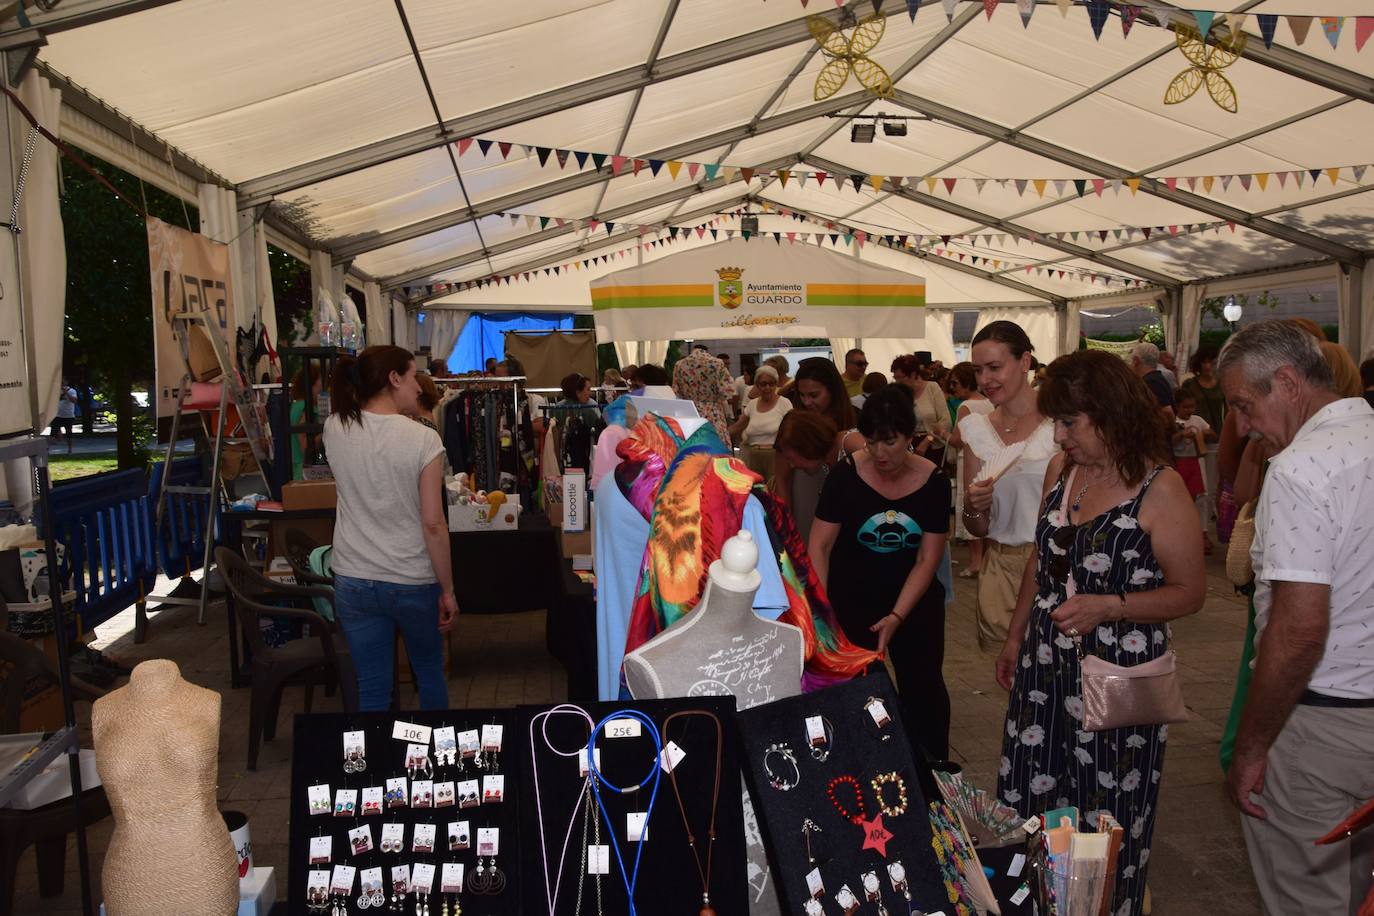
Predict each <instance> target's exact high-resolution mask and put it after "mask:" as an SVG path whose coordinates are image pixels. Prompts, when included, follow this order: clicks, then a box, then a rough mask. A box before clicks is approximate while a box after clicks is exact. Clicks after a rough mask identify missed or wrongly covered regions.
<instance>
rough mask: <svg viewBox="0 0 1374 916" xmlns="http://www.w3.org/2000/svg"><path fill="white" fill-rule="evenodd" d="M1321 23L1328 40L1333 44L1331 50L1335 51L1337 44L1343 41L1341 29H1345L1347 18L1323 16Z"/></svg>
mask: <svg viewBox="0 0 1374 916" xmlns="http://www.w3.org/2000/svg"><path fill="white" fill-rule="evenodd" d="M1321 22H1322V31H1323V32H1324V33H1326V40H1327V41H1329V42H1331V49H1332V50H1335V48H1336V44H1337V43H1338V42H1339V41H1340V40H1341V29H1342V28H1344V27H1345V17H1344V16H1323V17H1321Z"/></svg>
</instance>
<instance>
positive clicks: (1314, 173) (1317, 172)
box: [1307, 169, 1322, 185]
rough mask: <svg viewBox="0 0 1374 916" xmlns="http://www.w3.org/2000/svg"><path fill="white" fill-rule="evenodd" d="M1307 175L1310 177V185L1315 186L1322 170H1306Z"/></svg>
mask: <svg viewBox="0 0 1374 916" xmlns="http://www.w3.org/2000/svg"><path fill="white" fill-rule="evenodd" d="M1307 174H1308V175H1310V176H1311V177H1312V184H1313V185H1315V184H1316V183H1317V179H1318V178H1320V177H1322V170H1321V169H1308V170H1307Z"/></svg>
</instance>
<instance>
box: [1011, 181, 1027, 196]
mask: <svg viewBox="0 0 1374 916" xmlns="http://www.w3.org/2000/svg"><path fill="white" fill-rule="evenodd" d="M1012 184H1014V185H1016V196H1017V197H1021V196H1022V195H1024V194H1025V193H1026V179H1024V178H1017V179H1015V180H1014V181H1013V182H1012Z"/></svg>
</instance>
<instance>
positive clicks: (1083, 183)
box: [1073, 178, 1088, 197]
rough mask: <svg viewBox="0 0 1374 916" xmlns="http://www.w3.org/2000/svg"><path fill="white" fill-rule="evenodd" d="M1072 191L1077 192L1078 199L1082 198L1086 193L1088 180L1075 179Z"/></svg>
mask: <svg viewBox="0 0 1374 916" xmlns="http://www.w3.org/2000/svg"><path fill="white" fill-rule="evenodd" d="M1073 189H1074V190H1075V191H1077V192H1078V196H1079V197H1082V196H1083V195H1084V194H1086V193H1087V191H1088V180H1087V179H1086V178H1075V179H1074V180H1073Z"/></svg>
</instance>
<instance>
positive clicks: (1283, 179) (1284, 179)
mask: <svg viewBox="0 0 1374 916" xmlns="http://www.w3.org/2000/svg"><path fill="white" fill-rule="evenodd" d="M1274 174H1275V175H1278V176H1279V187H1280V188H1286V187H1288V173H1287V172H1275V173H1274Z"/></svg>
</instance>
